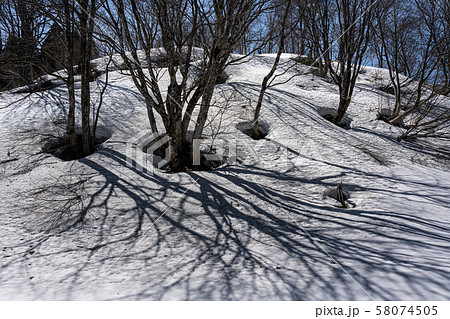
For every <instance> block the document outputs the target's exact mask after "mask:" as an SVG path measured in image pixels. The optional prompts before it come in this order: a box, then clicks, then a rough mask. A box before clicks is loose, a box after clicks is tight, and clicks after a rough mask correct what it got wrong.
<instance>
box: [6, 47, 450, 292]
mask: <svg viewBox="0 0 450 319" xmlns="http://www.w3.org/2000/svg"><path fill="white" fill-rule="evenodd" d="M290 57H291V56H290V55H283V57H282V62H283V65H284V66H285V67H286V66H287V65H289V64H292V63H293V62H290V60H289V58H290ZM273 59H274V56H273V55H264V56H257V57H255V58H252V59H250V60H248V61H247V62H245V63H242V64H238V65H234V66H230V67H229V69H227V74H228V75H229V76H230V77H229V79H228V80H227V83H225V84H221V85H218V86H217V90H216V98H217V103H216V105H215V106H214V107H213V108H212V109H211V118H214V115H215V114H217V112H219V111H220V110H222V109H221V107H223V110H224V116H223V118H222V120H223V123H222V125H221V126H220V133H219V135H218V136H217V139H218V140H217V141H216V144H215V145H217V147H218V148H219V149H221V148H222V147H224V146H227V147H231V148H234V149H235V153H236V156H237V158H236V159H230V162H229V163H228V164H225V165H224V166H222V167H221V168H219V169H218V170H216V171H210V172H187V173H181V174H167V173H165V172H162V171H158V170H155V171H154V172H153V174H150V173H144V172H142V171H140V170H139V169H137V168H136V167H131V166H130V165H127V158H126V143H127V141H128V140H129V139H131V138H132V137H133V136H135V135H136V134H139V133H141V132H142V131H143V130H146V129H149V124H148V120H147V115H146V109H145V104H144V101H143V98H142V97H141V96H140V95H139V93H138V91H137V90H136V89H135V87H134V85H133V83H132V81H131V79H130V78H128V77H127V76H125V75H123V74H121V73H120V72H119V71H117V70H115V71H111V72H110V81H111V83H110V87H109V88H108V89H107V92H106V96H105V105H104V106H103V107H102V111H101V116H100V117H101V118H100V126H101V128H102V129H103V131H104V132H106V133H105V134H106V135H108V136H110V138H109V139H108V141H107V142H105V143H104V144H103V145H102V146H101V148H100V150H99V151H98V152H96V153H94V154H93V155H91V156H88V157H87V158H84V159H80V160H77V161H69V162H64V161H61V160H59V159H57V158H55V157H53V156H51V155H48V154H45V153H42V152H41V149H42V147H43V146H44V145H45V143H46V141H47V140H48V137H49V136H60V135H62V134H63V125H62V124H61V123H62V121H61V119H63V118H64V115H65V114H66V112H67V109H66V108H67V99H66V92H65V88H64V86H59V87H56V88H53V89H50V90H47V91H41V92H36V93H33V94H29V95H28V94H13V93H11V92H4V93H1V95H0V121H1V123H2V125H1V128H0V145H1V147H0V150H1V151H0V163H1V164H0V172H1V173H0V174H1V175H0V205H1V206H0V233H1V237H0V249H1V253H0V299H4V300H23V299H25V300H93V299H94V300H99V299H100V300H372V299H375V300H448V299H449V298H450V291H449V289H448V287H450V269H449V265H450V196H449V195H450V170H449V167H450V159H449V152H450V145H449V142H448V141H447V142H445V141H440V142H433V143H431V142H430V141H423V142H420V143H415V144H413V143H407V142H401V143H399V142H397V141H396V137H397V136H398V135H400V134H401V129H400V128H397V127H392V126H389V125H388V124H386V123H384V122H381V121H378V120H376V115H377V111H378V109H379V107H380V101H385V100H386V99H389V98H390V97H389V96H388V95H386V94H385V93H383V92H381V91H379V90H378V89H377V88H378V87H379V82H380V81H383V80H384V81H386V80H387V79H388V74H387V71H386V70H380V69H376V68H370V67H366V68H365V72H364V74H362V75H361V76H360V79H359V81H358V84H357V88H356V89H355V94H354V98H353V101H352V104H351V106H350V108H349V110H348V113H347V120H348V122H349V127H350V129H348V130H346V129H342V128H340V127H337V126H335V125H333V124H331V123H329V122H328V121H326V120H324V119H323V118H322V116H321V115H320V114H321V113H322V114H323V113H324V112H326V111H327V110H330V109H331V110H335V109H336V108H337V105H338V89H337V87H336V85H334V84H332V83H330V81H329V80H328V79H322V78H319V77H316V76H314V75H312V74H311V73H310V68H309V67H307V66H303V65H299V64H298V65H295V68H294V69H292V70H291V71H289V72H288V73H286V74H285V75H284V76H283V77H282V78H280V79H279V81H280V82H281V81H282V80H283V79H288V78H289V77H290V76H292V75H293V73H292V72H294V71H295V72H297V73H299V74H303V75H301V76H298V77H295V78H294V79H292V80H291V81H289V82H288V83H286V84H282V85H279V86H276V87H274V88H271V89H269V90H268V91H267V93H266V97H265V102H264V105H263V109H262V115H261V120H262V122H263V123H264V124H265V125H266V128H267V129H268V135H267V137H266V138H265V139H263V140H259V141H253V140H251V139H250V138H249V137H247V136H246V135H244V134H243V133H242V132H241V131H240V130H239V129H238V127H240V126H239V125H241V126H242V123H245V122H248V121H250V120H251V118H252V110H253V109H252V108H253V107H254V106H255V104H256V99H257V96H258V90H259V86H260V83H261V80H262V77H263V76H264V75H265V74H267V72H268V70H269V69H270V67H271V62H272V61H273ZM96 63H97V64H98V65H104V64H102V62H101V61H97V62H96ZM380 78H381V80H380ZM102 80H104V75H103V76H102V77H101V78H100V79H99V81H102ZM166 80H167V79H162V80H161V81H166ZM162 83H163V82H162ZM92 85H93V88H95V87H96V84H95V83H93V84H92ZM225 100H228V101H229V102H228V103H225ZM93 101H94V102H95V101H96V97H95V94H93ZM219 119H220V116H218V117H215V120H214V121H213V122H212V123H211V125H210V126H209V127H208V128H207V130H206V132H205V134H206V135H208V134H209V132H210V129H217V128H218V127H219V126H218V121H219ZM340 182H342V183H343V187H344V189H345V190H346V191H348V192H349V193H350V199H349V200H348V203H349V204H350V205H349V206H350V208H349V209H342V208H340V204H339V203H338V202H337V201H335V200H334V199H331V198H329V197H327V196H325V195H324V194H325V193H327V192H329V191H330V190H332V189H333V188H335V187H336V185H337V184H338V183H340ZM81 217H83V221H82V222H80V223H78V221H79V220H80V218H81Z"/></svg>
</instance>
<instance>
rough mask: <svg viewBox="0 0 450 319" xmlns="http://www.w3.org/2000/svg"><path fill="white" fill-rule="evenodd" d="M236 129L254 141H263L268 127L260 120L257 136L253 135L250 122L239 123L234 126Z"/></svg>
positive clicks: (267, 132)
mask: <svg viewBox="0 0 450 319" xmlns="http://www.w3.org/2000/svg"><path fill="white" fill-rule="evenodd" d="M236 128H237V129H238V130H239V131H241V132H242V133H244V134H245V135H247V136H249V137H251V138H252V139H254V140H256V141H257V140H262V139H264V138H265V137H266V136H267V135H268V134H269V125H268V124H267V123H266V122H265V121H262V120H259V136H256V135H255V134H254V133H253V123H252V122H241V123H239V124H237V125H236Z"/></svg>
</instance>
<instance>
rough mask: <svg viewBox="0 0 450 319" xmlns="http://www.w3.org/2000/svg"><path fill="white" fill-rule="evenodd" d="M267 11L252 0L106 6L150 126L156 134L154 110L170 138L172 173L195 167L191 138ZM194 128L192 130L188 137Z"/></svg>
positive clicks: (116, 2)
mask: <svg viewBox="0 0 450 319" xmlns="http://www.w3.org/2000/svg"><path fill="white" fill-rule="evenodd" d="M266 6H267V4H266V1H250V0H242V1H238V0H218V1H213V2H209V1H193V0H184V1H170V0H159V1H153V2H152V3H146V4H145V5H143V3H142V2H140V1H136V0H129V1H128V2H127V3H125V2H124V1H123V0H113V1H111V5H110V6H109V7H107V9H106V12H107V13H108V18H109V19H108V20H109V22H108V24H109V26H110V27H111V29H112V30H113V32H114V33H115V34H116V36H117V38H118V39H119V45H120V50H121V55H122V57H123V59H124V61H125V63H126V65H127V66H128V69H129V71H130V73H131V76H132V78H133V81H134V83H135V85H136V87H137V88H138V90H139V91H140V92H141V94H143V96H144V98H145V100H146V102H147V110H148V114H149V119H150V124H151V127H152V129H153V131H157V129H158V128H157V126H156V121H154V118H152V116H153V115H152V114H153V111H156V113H157V114H158V115H159V117H160V118H161V120H162V123H163V125H164V130H165V132H166V133H167V134H168V136H169V137H170V146H171V169H172V170H173V171H179V170H183V169H184V168H185V167H186V166H188V165H191V164H192V155H191V154H190V149H191V145H192V140H190V139H200V138H201V137H202V133H203V129H204V127H205V123H206V121H207V117H208V110H209V107H210V105H211V99H212V97H213V94H214V87H215V85H216V82H217V79H218V77H219V75H220V74H221V73H222V72H223V71H224V69H225V68H226V66H227V65H228V64H229V62H230V60H229V58H230V54H231V53H232V52H233V51H234V50H235V49H236V48H237V47H238V45H239V43H240V42H241V40H242V37H243V36H244V35H245V34H246V32H247V31H248V30H249V27H250V26H251V24H252V23H253V22H254V21H255V20H256V19H257V17H258V16H259V15H260V14H261V12H263V10H264V8H265V7H266ZM156 37H159V39H160V42H161V44H162V47H163V49H164V50H163V51H164V52H163V54H164V61H163V65H161V61H155V59H154V54H155V52H156V51H155V50H152V48H153V45H154V44H155V41H154V40H155V38H156ZM198 45H201V48H197V47H196V46H198ZM139 49H143V51H144V52H145V55H146V59H145V60H146V61H143V59H142V58H141V57H140V56H139ZM126 50H129V51H130V53H131V54H127V52H126ZM163 73H167V75H164V76H168V80H169V85H168V86H167V87H163V86H162V85H161V83H162V81H160V80H161V78H162V77H163ZM166 92H167V93H166ZM196 109H198V114H197V116H196V118H195V120H194V110H196ZM191 123H194V124H193V126H194V127H193V128H194V130H193V134H192V137H191V138H188V136H187V132H188V129H189V126H190V124H191Z"/></svg>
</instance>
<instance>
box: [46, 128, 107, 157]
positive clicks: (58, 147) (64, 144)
mask: <svg viewBox="0 0 450 319" xmlns="http://www.w3.org/2000/svg"><path fill="white" fill-rule="evenodd" d="M77 138H78V144H79V145H81V141H82V138H81V134H77ZM107 140H108V138H106V137H99V138H96V139H95V149H96V150H97V149H98V147H99V146H100V145H101V144H103V143H104V142H106V141H107ZM42 152H43V153H47V154H51V155H53V156H55V157H57V158H59V159H61V160H63V161H74V160H77V159H81V158H84V157H85V156H82V155H80V153H81V152H77V151H75V150H74V149H73V148H72V147H71V145H70V141H69V138H68V137H61V138H54V139H51V140H49V141H48V142H47V143H46V144H45V145H44V146H43V147H42Z"/></svg>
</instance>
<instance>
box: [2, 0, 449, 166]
mask: <svg viewBox="0 0 450 319" xmlns="http://www.w3.org/2000/svg"><path fill="white" fill-rule="evenodd" d="M449 17H450V10H449V1H448V0H437V1H431V0H414V1H406V0H378V1H377V0H291V1H281V0H271V1H247V0H239V1H238V0H181V1H175V0H153V1H150V0H3V1H1V2H0V38H1V42H0V90H6V89H11V88H14V87H19V86H23V85H27V84H30V83H32V82H33V81H36V80H37V79H39V77H40V76H42V75H44V74H48V73H53V72H55V71H58V70H64V72H59V73H58V75H59V76H60V77H61V79H63V80H64V81H65V83H66V85H67V88H68V99H69V102H70V103H69V104H70V108H69V112H68V118H67V135H68V138H69V139H70V143H71V147H72V148H73V150H74V152H76V153H78V154H79V155H80V156H83V155H87V154H90V153H92V152H93V151H94V144H95V133H94V132H93V127H95V123H94V122H95V116H94V117H93V116H92V113H93V112H94V113H95V111H96V110H97V111H98V110H99V108H100V105H95V106H94V105H92V103H91V98H90V84H89V83H90V81H91V80H92V72H93V70H92V66H91V64H90V61H91V59H92V58H95V57H97V56H100V55H105V54H106V52H108V53H109V54H113V53H114V54H119V55H120V56H121V57H122V59H123V63H124V67H126V69H127V70H128V71H129V74H130V76H131V77H132V80H133V82H134V84H135V85H136V88H137V89H138V91H139V92H140V93H141V94H142V95H143V97H144V100H145V102H146V106H147V114H148V120H149V125H150V127H151V129H152V130H153V131H154V132H159V131H161V130H162V131H163V132H164V133H166V134H167V135H168V136H169V137H170V144H171V160H172V162H171V165H172V169H174V170H179V169H184V168H185V167H186V165H192V161H193V158H192V152H191V150H192V147H193V146H192V141H193V139H197V138H201V136H202V134H203V130H204V127H205V123H206V121H207V118H208V112H209V108H210V106H211V101H212V97H213V94H214V87H215V85H216V84H217V83H218V82H220V80H221V76H222V74H223V72H224V71H225V69H226V67H227V66H228V65H229V64H230V63H236V62H237V61H234V60H233V59H232V58H231V54H232V53H239V54H242V55H244V56H247V55H253V54H258V53H278V58H277V60H276V61H275V64H274V67H273V68H272V70H271V72H270V73H269V74H268V75H267V76H266V77H265V78H264V79H261V81H262V85H261V94H260V101H258V105H257V106H256V109H257V112H256V113H255V118H254V122H255V123H257V121H258V114H259V109H260V108H261V106H262V104H263V96H264V92H265V90H267V88H268V83H270V82H269V80H270V78H271V77H272V76H274V71H275V70H276V68H277V66H278V61H279V55H280V54H281V53H283V52H287V53H295V54H299V55H300V56H302V58H301V59H300V60H301V62H302V63H307V64H310V65H311V66H314V67H317V72H316V74H317V75H318V76H322V77H326V76H327V77H329V78H330V79H331V80H332V81H333V82H334V83H335V84H336V85H337V86H338V87H339V92H340V97H339V106H338V109H337V111H336V113H335V115H334V116H333V117H332V119H331V120H332V121H333V122H334V123H339V122H340V121H341V120H342V118H343V116H344V115H345V113H346V111H347V109H348V107H349V105H350V103H351V99H352V95H353V90H354V87H355V84H356V81H357V78H358V75H359V74H360V72H361V70H362V66H363V65H367V64H368V65H374V66H379V67H384V68H387V69H388V71H389V79H390V81H389V83H387V84H384V87H383V90H384V91H385V92H389V93H390V94H392V95H393V96H394V101H395V102H394V103H393V105H390V104H388V105H386V106H385V107H384V109H388V110H389V112H388V113H386V112H384V113H383V114H382V115H383V116H384V119H385V120H386V121H387V122H389V123H391V124H392V125H401V123H403V121H404V120H405V118H407V117H410V116H412V115H414V116H416V118H415V125H413V126H411V127H408V128H407V131H406V133H405V135H404V136H402V138H407V137H421V136H435V137H440V134H441V133H440V132H441V131H440V128H442V125H446V124H445V123H448V121H449V111H448V110H442V111H441V112H436V108H435V105H436V103H437V99H439V98H440V97H442V96H446V95H447V96H448V93H449V87H450V82H449V56H450V51H449V47H450V44H449V43H450V39H449V38H450V36H449V31H448V30H449ZM156 48H163V49H164V52H165V56H164V60H163V61H161V60H158V59H155V52H156V51H155V49H156ZM143 55H144V56H145V59H143ZM162 69H164V71H167V74H168V77H169V85H168V86H166V87H164V86H162V84H161V83H163V82H161V81H160V79H161V78H162V76H163V72H161V70H162ZM76 75H80V76H81V87H80V93H79V94H78V93H77V94H76V93H75V92H76V90H75V84H74V82H75V76H76ZM77 105H80V108H81V119H78V118H76V115H75V114H76V112H75V108H76V106H77ZM258 108H259V109H258ZM195 110H198V112H194V111H195ZM194 114H196V116H195V118H194ZM431 114H435V115H434V117H432V118H430V115H431ZM97 115H98V114H97ZM158 117H159V118H160V119H161V122H162V124H163V126H162V127H158V125H157V123H158V120H157V118H158ZM77 124H78V126H81V128H82V129H81V132H76V126H77ZM190 130H192V131H193V134H191V135H189V134H188V131H190ZM255 132H257V130H255Z"/></svg>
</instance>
